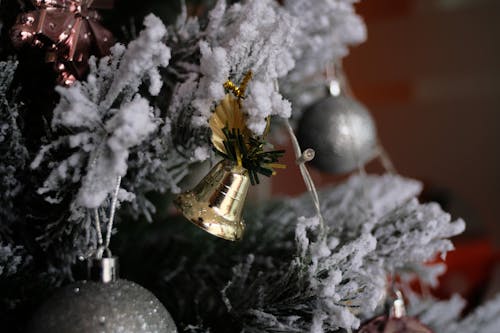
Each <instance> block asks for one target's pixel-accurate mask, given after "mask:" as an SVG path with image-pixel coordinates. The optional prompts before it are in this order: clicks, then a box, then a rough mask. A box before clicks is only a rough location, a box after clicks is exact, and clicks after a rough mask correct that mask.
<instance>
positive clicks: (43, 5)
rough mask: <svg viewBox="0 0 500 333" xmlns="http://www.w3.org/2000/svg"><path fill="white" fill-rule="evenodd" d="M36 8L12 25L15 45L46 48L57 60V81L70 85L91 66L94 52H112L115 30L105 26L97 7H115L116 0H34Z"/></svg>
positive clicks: (51, 60) (101, 53)
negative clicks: (113, 32) (89, 64)
mask: <svg viewBox="0 0 500 333" xmlns="http://www.w3.org/2000/svg"><path fill="white" fill-rule="evenodd" d="M33 3H34V5H35V7H36V10H34V11H30V12H27V13H22V14H20V15H19V16H18V17H17V22H16V24H15V25H14V26H13V27H12V29H11V39H12V43H13V44H14V46H15V47H17V48H21V47H23V46H24V45H31V46H34V47H39V48H43V49H45V50H46V51H47V53H46V58H45V60H46V61H47V62H51V63H54V67H55V69H56V71H57V72H58V73H59V75H58V83H59V84H63V85H71V84H72V83H73V82H74V81H75V80H77V79H80V78H82V77H83V76H84V75H85V73H86V72H87V70H88V60H89V58H90V56H91V55H96V56H98V57H102V56H105V55H107V54H108V53H109V49H110V47H111V46H112V45H113V43H114V37H113V35H112V33H111V32H110V31H109V30H107V29H106V28H104V27H103V26H102V25H101V23H100V21H101V16H100V15H99V13H98V12H97V10H96V9H111V8H113V0H34V1H33Z"/></svg>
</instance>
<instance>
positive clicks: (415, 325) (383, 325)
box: [358, 316, 433, 333]
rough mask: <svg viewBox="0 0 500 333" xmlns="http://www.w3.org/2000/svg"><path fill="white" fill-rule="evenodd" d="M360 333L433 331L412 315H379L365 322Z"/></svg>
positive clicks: (416, 332) (419, 332) (420, 332)
mask: <svg viewBox="0 0 500 333" xmlns="http://www.w3.org/2000/svg"><path fill="white" fill-rule="evenodd" d="M358 333H433V332H432V331H431V329H430V328H428V327H427V326H425V325H423V324H422V323H420V322H419V321H418V320H417V319H415V318H412V317H406V316H405V317H401V318H395V317H388V316H379V317H376V318H374V319H372V320H370V321H368V322H367V323H365V324H363V325H362V326H361V328H360V329H359V331H358Z"/></svg>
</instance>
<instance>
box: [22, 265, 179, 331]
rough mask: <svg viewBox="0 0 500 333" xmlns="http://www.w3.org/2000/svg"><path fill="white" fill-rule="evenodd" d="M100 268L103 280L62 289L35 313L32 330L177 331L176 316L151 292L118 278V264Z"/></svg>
mask: <svg viewBox="0 0 500 333" xmlns="http://www.w3.org/2000/svg"><path fill="white" fill-rule="evenodd" d="M107 262H111V263H112V264H114V262H113V259H103V260H102V262H99V264H103V263H104V264H106V263H107ZM98 268H99V269H103V270H102V271H101V273H99V274H97V275H96V276H97V278H98V279H99V281H79V282H76V283H73V284H71V285H68V286H66V287H63V288H61V289H59V290H58V291H57V292H56V293H55V294H54V295H53V296H52V297H51V298H50V299H49V300H48V301H47V302H45V303H44V304H43V305H42V306H41V308H40V309H39V310H38V311H37V312H36V313H35V315H34V317H33V319H32V320H31V322H30V324H29V325H28V327H29V328H28V332H29V333H173V332H177V329H176V327H175V323H174V321H173V319H172V317H171V316H170V314H169V313H168V312H167V310H166V309H165V307H164V306H163V305H162V304H161V303H160V301H159V300H158V299H157V298H156V297H155V296H154V295H153V294H152V293H151V292H149V291H148V290H146V289H144V288H143V287H141V286H140V285H138V284H136V283H134V282H130V281H127V280H122V279H117V280H115V279H114V274H115V271H114V269H115V266H114V265H113V266H112V267H108V266H106V265H103V267H98ZM102 272H105V273H106V274H102ZM108 273H110V274H108ZM103 281H109V282H107V283H105V282H103Z"/></svg>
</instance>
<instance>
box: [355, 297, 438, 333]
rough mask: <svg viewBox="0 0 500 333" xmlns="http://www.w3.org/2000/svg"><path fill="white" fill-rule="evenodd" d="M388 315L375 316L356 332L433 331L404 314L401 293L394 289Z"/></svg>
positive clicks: (405, 332)
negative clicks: (393, 297)
mask: <svg viewBox="0 0 500 333" xmlns="http://www.w3.org/2000/svg"><path fill="white" fill-rule="evenodd" d="M394 294H395V296H396V298H395V299H394V300H393V302H392V306H391V309H390V311H389V315H385V316H379V317H376V318H374V319H372V320H370V321H368V322H366V323H364V324H363V325H361V328H360V329H359V331H357V333H433V332H432V331H431V329H430V328H428V327H427V326H425V325H424V324H422V323H421V322H419V321H418V320H417V319H415V318H413V317H408V316H407V315H406V308H405V302H404V298H403V294H402V293H401V291H399V290H394Z"/></svg>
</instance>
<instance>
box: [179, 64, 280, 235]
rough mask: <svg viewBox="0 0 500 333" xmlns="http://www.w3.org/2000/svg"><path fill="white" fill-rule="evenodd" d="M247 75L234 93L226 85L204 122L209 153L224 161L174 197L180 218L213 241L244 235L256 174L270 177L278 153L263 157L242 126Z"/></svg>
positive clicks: (258, 139)
mask: <svg viewBox="0 0 500 333" xmlns="http://www.w3.org/2000/svg"><path fill="white" fill-rule="evenodd" d="M251 76H252V74H251V72H249V73H247V74H246V75H245V77H244V79H243V81H242V83H241V85H240V86H239V87H238V86H236V85H235V84H234V83H232V82H231V81H227V82H226V83H225V84H224V87H225V88H226V89H227V90H229V91H230V92H229V93H227V94H226V95H225V97H224V99H223V100H222V101H221V102H220V103H219V104H218V105H217V107H216V108H215V112H214V113H213V115H212V117H211V118H210V120H209V125H210V129H211V130H212V137H211V141H212V144H213V146H214V150H215V151H216V152H217V153H218V154H219V155H220V156H222V158H223V160H222V161H220V162H219V163H217V164H216V165H215V166H214V167H213V168H212V170H210V172H209V173H208V174H207V175H206V176H205V177H204V178H203V179H202V180H201V181H200V183H199V184H198V185H196V186H195V187H194V188H193V189H192V190H191V191H188V192H185V193H182V194H181V195H179V196H178V197H177V198H176V199H175V201H174V203H175V205H176V206H177V207H178V208H179V209H180V211H181V212H182V213H183V214H184V216H185V217H186V218H187V219H188V220H189V221H191V222H192V223H194V224H195V225H197V226H198V227H200V228H202V229H203V230H205V231H207V232H209V233H210V234H212V235H215V236H217V237H221V238H224V239H227V240H230V241H236V240H239V239H241V237H242V236H243V232H244V230H245V223H244V221H243V218H242V213H243V206H244V204H245V199H246V196H247V193H248V189H249V187H250V184H252V185H254V184H258V183H259V177H258V174H259V173H260V174H263V175H265V176H271V175H273V174H274V173H275V171H274V169H275V168H284V167H285V166H284V165H282V164H278V163H277V161H278V158H279V157H281V156H283V154H284V151H283V150H274V151H264V146H265V145H266V142H265V141H264V137H265V136H266V135H267V132H268V131H269V119H268V126H267V128H266V130H265V132H264V134H263V135H262V136H255V135H253V134H252V132H251V131H250V130H249V129H248V127H247V126H246V119H245V115H244V113H243V111H242V103H241V101H242V99H243V98H244V95H245V90H246V86H247V84H248V81H249V80H250V78H251Z"/></svg>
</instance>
